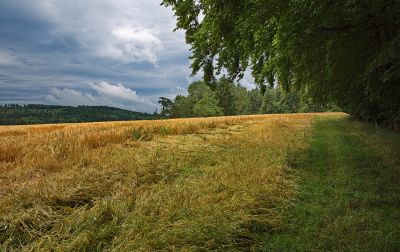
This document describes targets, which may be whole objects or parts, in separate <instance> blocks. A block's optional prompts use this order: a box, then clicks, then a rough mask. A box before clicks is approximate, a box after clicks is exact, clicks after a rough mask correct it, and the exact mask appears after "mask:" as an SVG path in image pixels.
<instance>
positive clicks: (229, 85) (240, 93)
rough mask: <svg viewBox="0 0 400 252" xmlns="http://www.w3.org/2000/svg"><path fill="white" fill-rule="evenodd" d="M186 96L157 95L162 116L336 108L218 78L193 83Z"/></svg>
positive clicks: (297, 93) (300, 95)
mask: <svg viewBox="0 0 400 252" xmlns="http://www.w3.org/2000/svg"><path fill="white" fill-rule="evenodd" d="M188 93H189V94H188V96H182V95H178V96H176V97H175V99H174V100H171V99H168V98H165V97H160V99H159V103H160V104H161V106H162V112H161V116H162V117H167V118H168V117H173V118H184V117H207V116H220V115H249V114H278V113H299V112H324V111H339V110H340V109H339V108H338V107H337V106H335V105H333V104H328V105H327V104H320V103H316V102H314V101H313V100H312V99H311V98H310V97H308V96H307V95H305V94H304V93H302V92H300V91H297V90H292V91H291V92H284V91H283V90H282V89H281V88H279V87H278V88H267V89H266V90H263V92H261V91H260V89H258V88H256V89H253V90H247V89H246V88H244V87H242V86H240V85H238V84H235V83H234V82H232V81H229V80H228V79H227V78H221V79H220V80H219V81H214V82H212V84H206V83H205V82H203V81H198V82H194V83H192V84H191V85H190V86H189V88H188Z"/></svg>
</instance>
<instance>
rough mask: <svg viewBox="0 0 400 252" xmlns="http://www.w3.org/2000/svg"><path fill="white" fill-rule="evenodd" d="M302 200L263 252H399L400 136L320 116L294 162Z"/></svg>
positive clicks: (343, 119) (290, 212)
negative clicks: (304, 147)
mask: <svg viewBox="0 0 400 252" xmlns="http://www.w3.org/2000/svg"><path fill="white" fill-rule="evenodd" d="M294 163H295V164H296V169H297V170H298V171H300V173H299V175H300V177H301V182H300V184H301V186H300V189H299V198H298V200H297V202H296V204H295V205H294V207H293V208H292V209H291V210H290V211H289V217H288V218H287V221H286V223H285V225H284V228H283V229H281V230H279V232H276V233H274V234H272V235H269V236H267V237H266V238H265V240H264V249H263V250H265V251H398V250H399V249H400V136H399V135H398V134H396V133H392V132H389V131H386V130H383V129H379V128H376V127H373V126H372V125H369V124H366V123H361V122H357V121H352V120H350V119H349V118H343V117H340V118H328V117H326V118H320V119H319V120H318V122H317V124H316V127H315V133H314V137H313V139H312V140H311V147H310V150H309V151H307V152H306V153H303V155H300V156H297V160H295V162H294Z"/></svg>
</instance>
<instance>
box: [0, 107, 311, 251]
mask: <svg viewBox="0 0 400 252" xmlns="http://www.w3.org/2000/svg"><path fill="white" fill-rule="evenodd" d="M313 117H314V115H313V114H297V115H275V116H249V117H223V118H207V119H187V120H168V121H152V122H120V123H98V124H72V125H54V126H53V125H50V126H47V125H44V126H27V127H4V128H1V129H0V136H1V139H2V142H1V146H2V148H3V149H4V150H5V151H6V152H7V151H8V152H9V153H14V150H18V151H17V152H16V154H14V155H10V154H7V155H4V157H3V159H2V160H1V161H0V166H1V167H0V179H1V183H0V216H1V222H0V244H1V247H0V250H2V251H13V250H15V251H17V250H18V251H19V250H22V251H99V250H108V251H154V250H248V249H252V248H256V247H257V246H258V244H259V243H258V241H259V238H260V234H262V233H264V232H271V231H272V230H277V229H279V228H280V227H281V225H282V223H283V222H284V212H285V209H286V208H287V207H288V206H289V205H290V202H292V201H293V199H294V198H295V195H296V187H297V184H296V176H295V174H294V173H293V171H292V170H291V169H290V167H289V166H288V162H287V158H288V155H289V153H290V152H292V151H294V150H299V149H305V148H307V145H306V144H304V143H305V142H306V141H304V140H305V138H306V137H307V135H308V134H309V132H310V130H311V126H312V121H313ZM8 133H9V134H8ZM10 146H12V147H13V148H10Z"/></svg>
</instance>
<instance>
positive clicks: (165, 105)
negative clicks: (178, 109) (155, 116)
mask: <svg viewBox="0 0 400 252" xmlns="http://www.w3.org/2000/svg"><path fill="white" fill-rule="evenodd" d="M158 103H159V104H160V105H161V107H162V109H161V116H163V117H168V116H170V115H171V114H172V105H173V104H174V103H173V102H172V101H171V100H170V99H168V98H165V97H160V98H159V99H158Z"/></svg>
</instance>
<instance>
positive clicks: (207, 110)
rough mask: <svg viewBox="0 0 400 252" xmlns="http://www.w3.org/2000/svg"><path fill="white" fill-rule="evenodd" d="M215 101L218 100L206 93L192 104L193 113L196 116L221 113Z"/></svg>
mask: <svg viewBox="0 0 400 252" xmlns="http://www.w3.org/2000/svg"><path fill="white" fill-rule="evenodd" d="M217 102H218V101H217V100H216V99H215V98H214V97H213V96H210V95H208V94H206V95H205V96H203V97H202V98H201V99H200V100H198V101H197V102H196V104H195V105H194V106H193V115H194V116H196V117H207V116H219V115H223V113H222V110H221V108H220V107H218V105H217Z"/></svg>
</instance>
